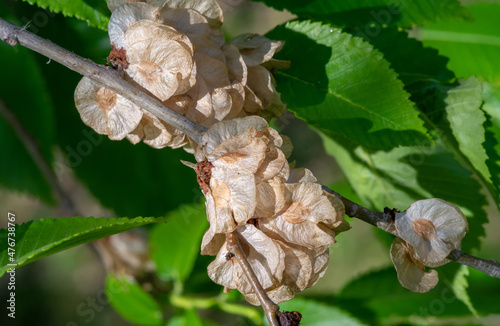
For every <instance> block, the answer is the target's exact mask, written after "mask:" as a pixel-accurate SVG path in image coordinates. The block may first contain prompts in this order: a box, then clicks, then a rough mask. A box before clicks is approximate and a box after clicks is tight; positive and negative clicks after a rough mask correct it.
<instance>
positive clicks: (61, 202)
mask: <svg viewBox="0 0 500 326" xmlns="http://www.w3.org/2000/svg"><path fill="white" fill-rule="evenodd" d="M0 115H2V116H3V117H4V118H5V120H6V121H7V122H8V123H9V125H10V126H11V127H12V129H14V132H15V133H16V134H17V136H18V137H19V139H20V140H21V142H22V143H23V145H24V147H25V148H26V150H27V151H28V153H29V155H30V156H31V158H32V159H33V161H34V162H35V164H36V165H37V166H38V168H39V169H40V171H41V172H42V175H43V176H44V178H45V180H47V182H48V183H49V185H50V187H51V188H52V191H53V192H54V195H55V196H56V201H57V204H58V208H59V210H60V211H61V212H62V213H63V214H65V215H69V216H76V215H78V214H77V211H76V209H75V205H74V203H73V201H72V200H71V197H69V196H68V194H67V192H66V191H65V190H64V189H63V187H62V186H61V184H60V183H59V180H58V179H57V175H56V174H55V172H54V170H53V169H52V167H51V166H50V164H49V163H48V162H47V160H46V159H45V157H44V156H43V155H42V153H41V151H40V148H39V146H38V143H37V142H36V140H35V139H34V138H33V137H32V136H31V135H30V134H29V133H28V132H27V131H26V130H25V129H24V127H23V126H22V125H21V123H20V122H19V120H18V119H17V117H16V116H15V115H14V114H13V113H12V112H11V111H10V110H9V108H7V106H6V105H5V104H4V103H3V102H2V101H0Z"/></svg>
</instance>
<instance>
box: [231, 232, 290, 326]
mask: <svg viewBox="0 0 500 326" xmlns="http://www.w3.org/2000/svg"><path fill="white" fill-rule="evenodd" d="M226 240H227V249H228V250H229V252H231V253H232V254H234V256H235V258H236V260H237V261H238V263H239V264H240V266H241V269H242V270H243V272H244V273H245V275H246V277H247V279H248V281H249V282H250V284H252V286H253V288H254V290H255V293H256V294H257V297H258V298H259V301H260V304H261V306H262V309H264V313H265V314H266V317H267V320H269V324H270V325H271V326H280V322H279V321H278V316H277V313H278V311H279V307H278V305H277V304H275V303H274V302H273V301H272V300H271V299H270V298H269V296H268V295H267V293H266V291H264V289H263V288H262V285H261V284H260V282H259V279H258V278H257V275H255V273H254V271H253V269H252V266H250V263H249V262H248V260H247V257H246V256H245V254H244V253H243V250H241V246H240V245H239V244H238V238H237V235H236V234H235V232H233V233H228V234H226Z"/></svg>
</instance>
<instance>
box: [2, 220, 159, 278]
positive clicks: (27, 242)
mask: <svg viewBox="0 0 500 326" xmlns="http://www.w3.org/2000/svg"><path fill="white" fill-rule="evenodd" d="M164 221H165V218H152V217H135V218H128V217H121V218H108V219H107V218H104V217H101V218H93V217H84V218H82V217H71V218H65V217H63V218H56V219H51V218H46V219H40V220H37V221H29V222H27V223H23V224H21V225H18V226H16V228H15V237H14V239H15V247H14V248H15V255H14V257H13V258H14V262H12V261H9V259H10V256H9V255H8V252H9V250H8V248H9V247H8V244H7V240H8V238H12V235H9V234H8V233H9V232H11V231H8V230H7V229H0V276H1V275H3V274H4V273H5V271H6V270H7V269H10V268H11V267H16V268H17V267H20V266H23V265H26V264H28V263H31V262H33V261H35V260H38V259H40V258H43V257H46V256H49V255H52V254H55V253H57V252H60V251H63V250H66V249H69V248H72V247H75V246H78V245H81V244H84V243H87V242H91V241H94V240H97V239H100V238H104V237H107V236H110V235H113V234H116V233H121V232H125V231H127V230H130V229H133V228H135V227H138V226H141V225H145V224H150V223H158V222H164ZM12 263H14V264H15V266H8V264H12Z"/></svg>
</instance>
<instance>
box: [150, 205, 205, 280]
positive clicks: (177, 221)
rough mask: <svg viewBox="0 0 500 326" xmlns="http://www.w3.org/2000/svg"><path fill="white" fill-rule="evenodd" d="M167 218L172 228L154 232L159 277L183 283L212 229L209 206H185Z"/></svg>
mask: <svg viewBox="0 0 500 326" xmlns="http://www.w3.org/2000/svg"><path fill="white" fill-rule="evenodd" d="M167 217H168V221H169V223H168V224H159V225H156V226H155V227H154V228H153V230H152V232H151V237H150V246H151V255H152V259H153V261H154V262H155V263H156V268H157V269H156V272H157V274H158V276H159V277H161V278H163V279H166V280H172V279H173V280H176V281H178V282H180V283H183V282H184V281H185V280H186V278H187V277H188V276H189V275H190V274H191V271H192V269H193V266H194V263H195V261H196V257H197V256H198V255H199V252H200V244H201V238H202V236H203V233H204V232H205V231H206V230H207V228H208V221H207V218H206V213H205V205H182V206H181V207H180V208H179V209H177V210H175V211H173V212H171V213H170V214H168V216H167Z"/></svg>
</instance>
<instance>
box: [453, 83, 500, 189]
mask: <svg viewBox="0 0 500 326" xmlns="http://www.w3.org/2000/svg"><path fill="white" fill-rule="evenodd" d="M482 93H483V89H482V87H481V83H480V82H479V81H478V80H477V79H475V78H469V79H467V80H465V81H461V84H460V85H459V86H457V87H455V88H453V89H450V90H449V91H448V96H447V97H446V99H445V102H446V113H447V120H448V121H449V122H450V127H451V131H452V132H453V135H454V136H455V139H456V140H457V142H458V146H459V148H460V150H461V151H462V153H463V154H464V155H465V156H466V157H467V158H468V159H469V161H470V162H471V163H472V165H473V166H474V168H476V170H478V171H479V173H481V175H482V176H483V177H484V178H485V179H486V180H487V181H489V182H491V175H490V171H489V170H488V167H487V166H486V160H487V159H488V155H486V150H485V149H484V147H483V143H484V142H485V131H484V126H483V124H484V122H485V121H486V118H485V116H484V112H483V111H482V110H481V109H480V107H481V105H482V103H483V94H482Z"/></svg>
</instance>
